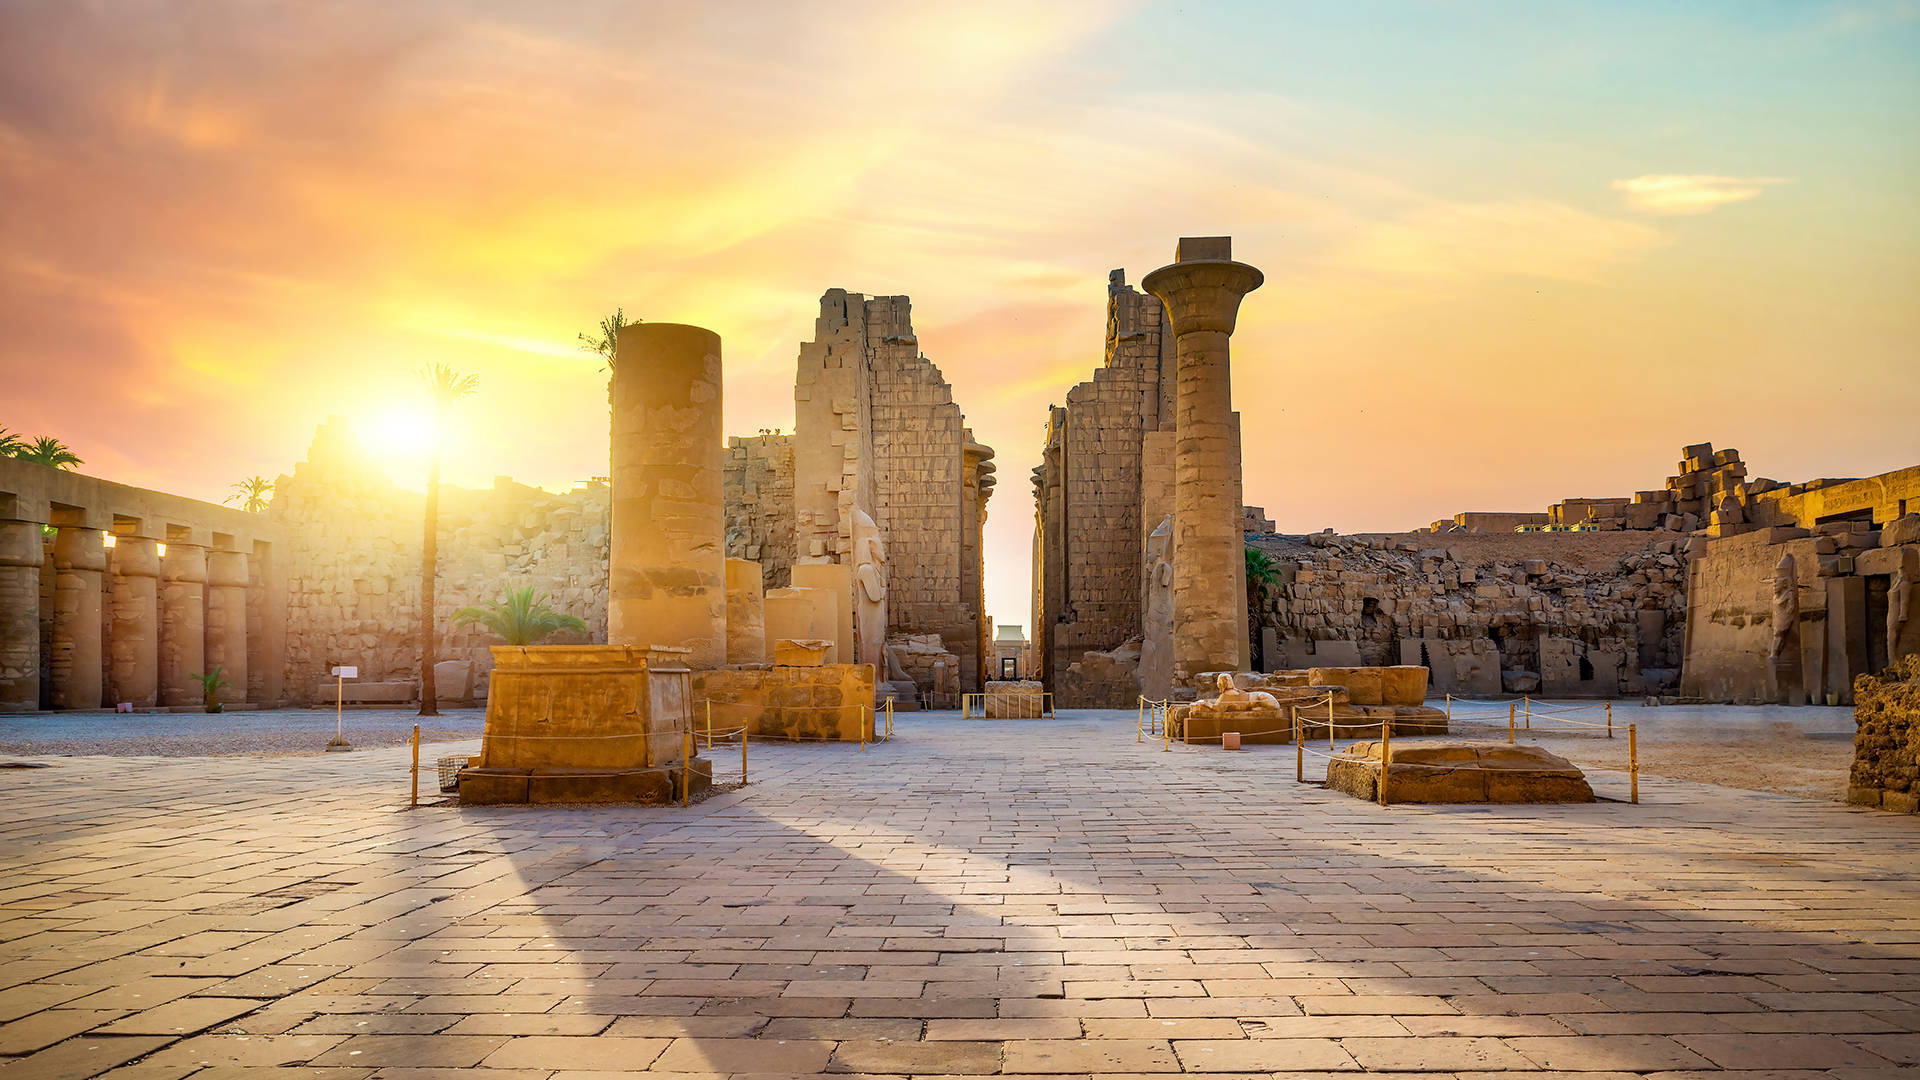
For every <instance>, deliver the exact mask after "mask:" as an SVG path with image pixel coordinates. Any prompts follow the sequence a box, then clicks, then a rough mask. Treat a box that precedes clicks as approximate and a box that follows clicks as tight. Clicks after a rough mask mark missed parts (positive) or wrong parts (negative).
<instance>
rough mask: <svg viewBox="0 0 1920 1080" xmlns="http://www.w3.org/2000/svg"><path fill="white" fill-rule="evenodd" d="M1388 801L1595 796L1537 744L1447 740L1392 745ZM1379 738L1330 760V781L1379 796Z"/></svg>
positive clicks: (1579, 777) (1555, 799)
mask: <svg viewBox="0 0 1920 1080" xmlns="http://www.w3.org/2000/svg"><path fill="white" fill-rule="evenodd" d="M1391 752H1392V759H1391V761H1390V762H1389V764H1388V773H1387V801H1388V802H1395V803H1561V802H1592V801H1593V789H1592V788H1591V787H1590V786H1588V784H1587V781H1586V777H1585V776H1584V774H1582V773H1581V772H1580V770H1579V768H1578V767H1576V766H1575V765H1574V764H1573V763H1572V762H1569V761H1568V760H1566V759H1565V758H1563V757H1560V756H1558V755H1556V754H1553V753H1550V752H1548V751H1547V750H1545V749H1543V748H1541V747H1538V746H1528V745H1514V744H1510V743H1483V742H1465V741H1448V742H1439V743H1417V744H1414V745H1411V746H1406V745H1396V746H1393V747H1392V750H1391ZM1380 755H1381V743H1379V742H1360V743H1355V744H1354V745H1352V746H1350V747H1348V748H1347V749H1346V750H1344V751H1342V752H1341V753H1340V754H1338V755H1336V756H1335V757H1334V758H1333V760H1332V761H1331V762H1329V763H1328V766H1327V786H1328V787H1329V788H1331V789H1333V790H1335V791H1341V792H1345V793H1346V794H1349V795H1353V796H1355V797H1357V798H1362V799H1369V800H1378V798H1379V795H1380V789H1379V784H1380Z"/></svg>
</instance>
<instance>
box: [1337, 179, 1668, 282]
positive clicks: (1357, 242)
mask: <svg viewBox="0 0 1920 1080" xmlns="http://www.w3.org/2000/svg"><path fill="white" fill-rule="evenodd" d="M1665 239H1666V238H1665V236H1664V235H1663V234H1662V233H1661V232H1660V231H1659V230H1658V229H1655V228H1653V227H1651V226H1649V225H1644V224H1641V223H1639V222H1635V221H1621V220H1618V219H1615V218H1608V217H1601V216H1599V215H1596V214H1589V213H1586V212H1585V211H1582V210H1576V209H1574V208H1573V207H1569V206H1564V205H1561V204H1559V203H1554V202H1548V201H1545V200H1515V201H1501V202H1476V203H1451V202H1436V203H1431V204H1428V205H1425V206H1421V207H1419V208H1417V209H1414V210H1412V211H1411V212H1409V213H1406V214H1404V215H1402V216H1400V217H1397V218H1394V219H1391V220H1385V221H1378V222H1374V223H1371V224H1368V225H1365V226H1363V227H1361V228H1359V229H1357V230H1355V232H1354V235H1353V237H1352V240H1351V241H1350V243H1349V244H1347V245H1346V247H1345V249H1344V250H1342V251H1341V252H1340V253H1339V254H1338V255H1337V256H1336V260H1335V261H1336V262H1338V263H1339V264H1340V265H1342V266H1343V267H1345V268H1347V269H1351V270H1359V271H1365V272H1369V273H1371V274H1376V275H1379V276H1382V277H1385V278H1389V279H1391V278H1401V279H1412V280H1414V281H1417V282H1419V283H1420V284H1421V286H1422V287H1428V286H1430V285H1431V284H1432V283H1434V282H1436V281H1440V280H1446V279H1455V280H1471V279H1476V278H1486V277H1533V278H1547V279H1552V280H1557V281H1580V282H1597V281H1599V280H1600V279H1601V277H1602V271H1603V270H1604V269H1605V268H1607V267H1609V266H1612V265H1614V264H1616V263H1620V262H1622V261H1625V260H1626V259H1628V258H1631V257H1632V256H1634V255H1637V254H1639V253H1641V252H1643V251H1646V250H1647V249H1649V248H1652V247H1656V246H1658V245H1659V244H1661V243H1664V242H1665Z"/></svg>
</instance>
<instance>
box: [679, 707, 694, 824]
mask: <svg viewBox="0 0 1920 1080" xmlns="http://www.w3.org/2000/svg"><path fill="white" fill-rule="evenodd" d="M685 750H686V756H685V757H683V758H681V759H680V805H681V806H686V805H687V804H688V803H690V802H692V801H693V725H691V724H689V725H687V736H686V746H685Z"/></svg>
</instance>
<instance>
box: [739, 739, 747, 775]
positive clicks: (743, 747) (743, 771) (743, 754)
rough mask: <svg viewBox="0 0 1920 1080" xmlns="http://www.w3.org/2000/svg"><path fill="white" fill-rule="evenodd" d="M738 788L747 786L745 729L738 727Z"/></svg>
mask: <svg viewBox="0 0 1920 1080" xmlns="http://www.w3.org/2000/svg"><path fill="white" fill-rule="evenodd" d="M740 786H741V787H745V786H747V728H746V725H744V724H742V725H741V727H740Z"/></svg>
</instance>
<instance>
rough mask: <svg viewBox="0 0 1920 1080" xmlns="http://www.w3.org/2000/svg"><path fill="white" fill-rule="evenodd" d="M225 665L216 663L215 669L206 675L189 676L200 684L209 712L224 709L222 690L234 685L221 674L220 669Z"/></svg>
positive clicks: (204, 703) (203, 702) (203, 701)
mask: <svg viewBox="0 0 1920 1080" xmlns="http://www.w3.org/2000/svg"><path fill="white" fill-rule="evenodd" d="M225 666H226V665H224V664H215V665H213V670H212V671H209V672H207V673H206V674H205V675H189V676H187V678H189V679H192V680H193V681H194V682H197V683H199V684H200V692H201V694H202V695H203V696H202V704H203V705H205V707H206V710H207V711H208V712H220V711H221V710H222V708H223V706H222V705H221V704H220V691H221V690H222V689H223V688H225V687H228V686H232V685H233V684H232V683H230V682H228V681H227V680H226V679H224V678H221V676H220V670H221V668H223V667H225Z"/></svg>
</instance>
